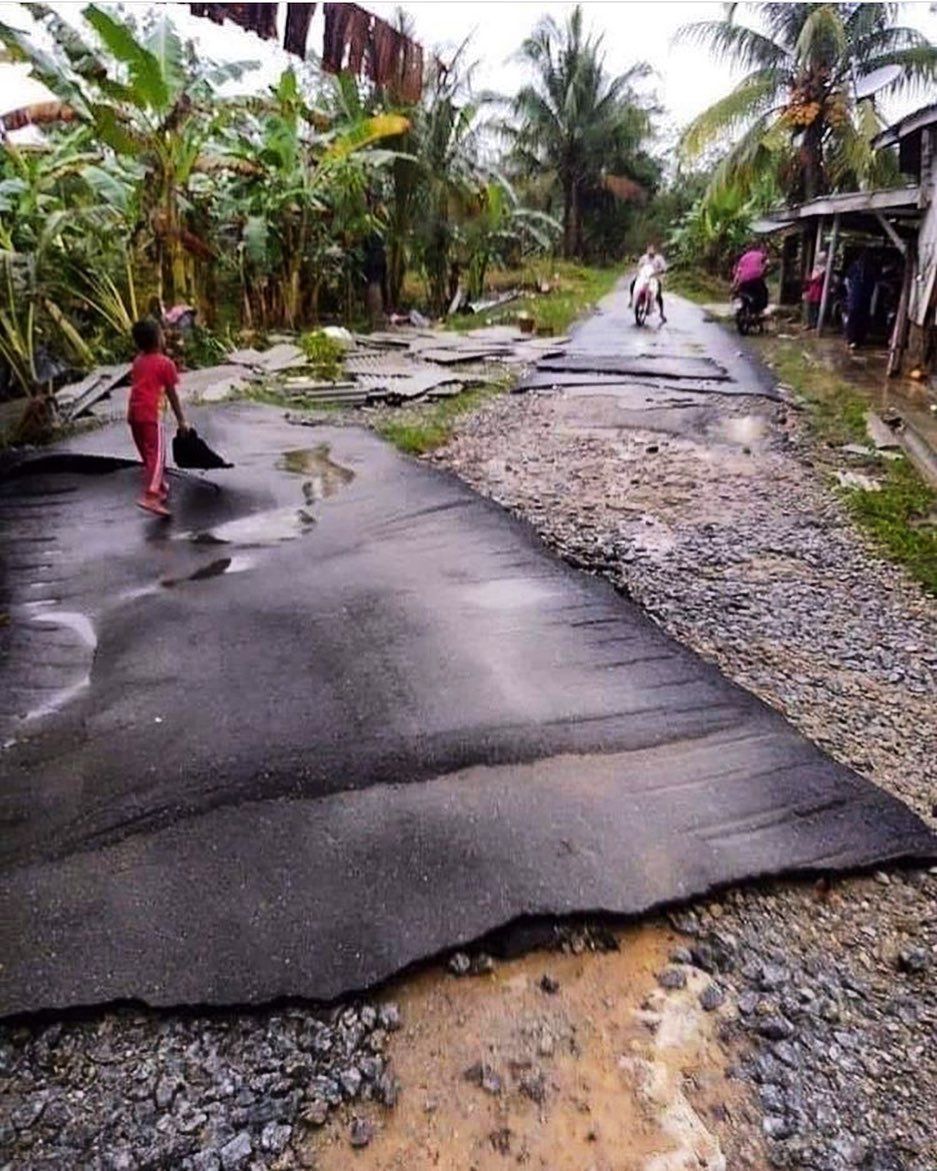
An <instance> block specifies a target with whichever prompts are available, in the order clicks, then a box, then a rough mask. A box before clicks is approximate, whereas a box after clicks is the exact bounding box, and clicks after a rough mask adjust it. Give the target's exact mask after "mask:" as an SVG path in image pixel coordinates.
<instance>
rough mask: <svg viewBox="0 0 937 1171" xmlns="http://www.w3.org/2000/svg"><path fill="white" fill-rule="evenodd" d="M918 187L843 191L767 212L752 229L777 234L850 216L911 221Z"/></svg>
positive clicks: (917, 209)
mask: <svg viewBox="0 0 937 1171" xmlns="http://www.w3.org/2000/svg"><path fill="white" fill-rule="evenodd" d="M918 197H919V189H918V188H917V187H894V188H885V189H883V190H880V191H844V192H843V193H842V194H840V195H823V196H821V197H820V198H819V199H811V200H810V201H809V202H808V203H800V204H796V205H794V206H793V207H779V208H777V209H776V210H775V211H770V212H766V213H765V214H764V215H763V216H761V218H760V219H758V220H756V221H755V223H754V224H753V225H752V227H753V229H754V231H756V232H759V233H762V234H764V233H768V232H776V231H778V229H779V228H784V227H787V226H788V225H789V224H793V223H797V222H798V221H802V220H811V219H818V218H820V217H822V216H831V215H840V216H851V217H854V218H856V219H857V220H860V219H861V218H862V217H863V216H868V215H870V214H871V215H874V214H875V213H876V212H880V213H885V212H887V213H888V215H889V216H893V217H897V218H914V219H916V218H917V217H918V216H920V214H921V209H920V203H919V198H918Z"/></svg>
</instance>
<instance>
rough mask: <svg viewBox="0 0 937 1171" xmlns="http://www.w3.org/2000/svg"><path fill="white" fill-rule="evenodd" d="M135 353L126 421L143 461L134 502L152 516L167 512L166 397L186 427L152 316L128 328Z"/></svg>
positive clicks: (174, 372) (170, 366) (175, 372)
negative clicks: (139, 485) (138, 488)
mask: <svg viewBox="0 0 937 1171" xmlns="http://www.w3.org/2000/svg"><path fill="white" fill-rule="evenodd" d="M131 336H132V338H133V343H134V345H135V346H136V347H137V356H136V357H135V358H134V360H133V367H132V369H131V375H130V378H131V382H130V401H129V402H128V404H127V422H128V423H129V424H130V434H131V435H132V436H133V441H134V443H135V444H136V447H137V451H139V453H140V459H141V460H142V461H143V492H142V494H141V496H140V499H139V500H138V501H137V505H138V506H139V507H140V508H143V509H145V510H146V511H147V512H152V513H153V514H154V516H170V515H171V514H170V512H169V509H168V508H167V507H166V501H167V499H168V497H169V484H168V483H167V481H166V441H165V438H164V436H163V420H162V415H163V410H164V407H165V403H166V402H167V401H168V402H169V405H170V406H171V407H172V413H173V414H174V415H175V416H176V422H177V423H178V424H179V430H180V431H187V430H188V429H189V425H188V423H187V422H186V418H185V413H184V411H183V410H182V404H181V403H180V401H179V394H178V391H177V390H176V385H177V383H178V382H179V372H178V370H177V369H176V364H175V362H173V360H172V359H171V358H168V357H167V356H166V355H165V354H164V353H163V352H162V348H163V335H162V330H161V329H160V327H159V324H158V323H157V322H156V321H155V320H154V319H153V318H152V317H144V318H142V319H141V320H140V321H138V322H136V324H135V325H134V327H133V329H132V330H131Z"/></svg>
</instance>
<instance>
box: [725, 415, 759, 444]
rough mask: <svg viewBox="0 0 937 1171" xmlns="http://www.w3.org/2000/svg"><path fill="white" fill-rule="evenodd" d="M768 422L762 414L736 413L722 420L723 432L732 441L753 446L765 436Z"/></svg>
mask: <svg viewBox="0 0 937 1171" xmlns="http://www.w3.org/2000/svg"><path fill="white" fill-rule="evenodd" d="M766 429H767V427H766V423H765V420H764V418H763V417H762V416H761V415H734V416H732V417H731V418H728V419H723V420H722V433H723V435H724V436H725V438H726V439H728V440H729V442H730V443H738V444H740V445H742V446H745V447H751V446H752V445H753V444H755V443H757V442H758V441H759V440H760V439H762V438H763V437H764V434H765V431H766Z"/></svg>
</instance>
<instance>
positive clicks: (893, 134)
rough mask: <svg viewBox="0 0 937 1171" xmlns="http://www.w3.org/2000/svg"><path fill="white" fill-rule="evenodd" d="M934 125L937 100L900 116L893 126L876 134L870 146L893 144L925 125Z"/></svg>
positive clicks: (876, 147)
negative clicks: (905, 115)
mask: <svg viewBox="0 0 937 1171" xmlns="http://www.w3.org/2000/svg"><path fill="white" fill-rule="evenodd" d="M935 125H937V102H934V103H933V104H932V105H930V106H922V107H921V108H920V110H914V111H913V112H912V113H910V114H908V115H907V117H905V118H902V119H901V121H900V122H896V123H895V124H894V125H893V126H889V127H888V128H887V129H886V130H883V131H882V132H881V134H877V135H876V136H875V138H873V139H872V146H873V148H874V149H875V150H881V149H882V148H883V147H886V146H894V145H895V144H896V143H899V142H901V140H902V139H903V138H907V137H908V135H909V134H916V133H917V132H918V131H919V130H923V129H924V128H925V127H926V126H935Z"/></svg>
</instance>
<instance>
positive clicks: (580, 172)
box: [508, 5, 651, 256]
mask: <svg viewBox="0 0 937 1171" xmlns="http://www.w3.org/2000/svg"><path fill="white" fill-rule="evenodd" d="M519 56H520V58H521V60H522V61H524V62H525V63H526V64H527V65H528V66H529V67H530V68H531V69H532V71H533V75H534V76H533V80H532V81H531V82H530V83H529V84H528V85H525V86H523V87H522V88H521V89H520V90H519V92H518V93H517V95H516V97H515V98H514V99H513V102H512V112H513V118H514V122H513V125H511V126H510V127H508V134H509V136H510V137H511V138H512V139H513V143H514V148H515V151H516V153H517V156H518V158H519V160H520V161H521V163H522V165H523V167H524V169H525V170H527V171H528V172H529V173H532V174H535V173H537V172H542V171H544V170H546V171H549V172H550V173H552V174H553V175H554V176H555V177H556V180H557V181H558V183H559V185H560V188H561V190H562V202H563V250H564V252H565V254H566V255H567V256H573V255H580V254H581V253H582V247H583V230H582V204H583V196H584V194H585V193H586V191H587V190H589V189H590V188H595V187H597V186H599V185H600V182H601V178H602V173H603V169H604V168H606V167H607V166H608V163H609V161H610V159H611V157H612V156H613V155H617V156H618V166H619V168H621V167H622V166H623V164H625V163H626V160H624V159H622V158H621V154H622V152H621V149H620V148H621V146H622V144H623V143H626V142H628V143H633V142H634V141H635V138H636V135H635V129H636V124H640V125H639V129H640V131H641V133H640V134H639V135H637V139H638V140H640V139H641V138H646V137H647V136H648V135H649V133H650V129H651V126H650V112H651V111H650V104H649V102H648V101H647V100H645V99H642V98H641V97H640V96H639V95H638V93H637V92H636V89H635V84H636V82H638V81H639V80H641V79H642V78H644V77H646V76H647V75H648V73H649V72H650V69H649V67H648V66H647V65H646V64H637V65H634V66H632V68H631V69H629V70H628V71H627V72H625V73H623V74H621V75H620V76H618V77H611V76H609V74H608V73H607V72H606V70H605V64H604V54H603V52H602V38H601V37H595V36H592V35H591V34H589V33H588V32H587V31H586V30H585V27H584V24H583V14H582V8H581V7H580V6H579V5H577V6H576V7H575V8H574V9H573V11H572V13H571V14H570V15H569V17H568V19H567V21H566V23H565V25H563V26H562V27H560V26H559V25H558V24H557V23H556V21H555V20H554V19H553V18H552V17H545V18H544V19H543V20H541V21H540V23H539V24H538V25H537V27H536V28H535V29H534V31H533V33H532V34H531V35H530V36H529V37H528V38H527V39H526V40H525V41H524V43H523V45H522V47H521V50H520V54H519Z"/></svg>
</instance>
